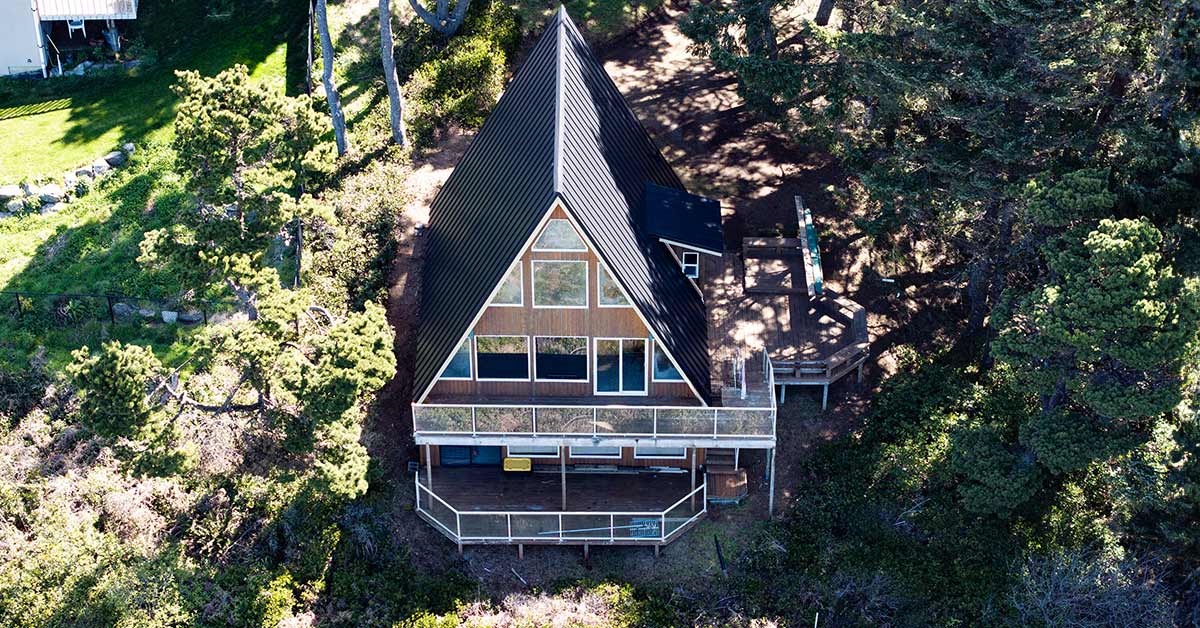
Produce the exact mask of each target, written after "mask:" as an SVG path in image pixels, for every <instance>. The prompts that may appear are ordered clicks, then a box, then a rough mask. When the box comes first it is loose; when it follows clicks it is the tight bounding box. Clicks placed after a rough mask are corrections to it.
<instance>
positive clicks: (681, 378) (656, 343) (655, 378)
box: [650, 338, 687, 384]
mask: <svg viewBox="0 0 1200 628" xmlns="http://www.w3.org/2000/svg"><path fill="white" fill-rule="evenodd" d="M661 346H662V343H660V342H659V341H658V339H657V338H655V339H654V347H652V348H651V349H650V380H651V381H653V382H654V383H656V384H682V383H686V382H687V378H685V377H684V376H683V371H681V370H679V367H678V366H676V365H675V360H673V359H671V356H670V355H668V354H667V351H666V349H662V348H661ZM660 351H661V352H662V354H663V357H664V358H666V359H667V362H669V363H670V364H671V368H672V369H674V370H675V374H676V375H678V376H679V378H678V379H659V378H658V372H657V369H655V368H654V354H655V353H658V352H660Z"/></svg>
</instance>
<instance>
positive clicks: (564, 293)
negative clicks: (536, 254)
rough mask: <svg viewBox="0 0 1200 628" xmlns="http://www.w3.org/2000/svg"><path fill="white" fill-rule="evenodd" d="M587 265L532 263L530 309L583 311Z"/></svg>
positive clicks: (585, 298) (585, 295)
mask: <svg viewBox="0 0 1200 628" xmlns="http://www.w3.org/2000/svg"><path fill="white" fill-rule="evenodd" d="M587 267H588V263H587V262H586V261H582V260H580V261H575V260H568V261H558V260H534V261H533V273H532V274H533V306H534V307H566V308H586V307H587V306H588V289H587V284H588V281H587V275H588V272H587Z"/></svg>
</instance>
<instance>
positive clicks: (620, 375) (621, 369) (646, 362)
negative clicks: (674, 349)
mask: <svg viewBox="0 0 1200 628" xmlns="http://www.w3.org/2000/svg"><path fill="white" fill-rule="evenodd" d="M602 340H616V341H618V342H619V344H618V345H617V347H618V353H617V383H618V386H620V388H621V390H617V391H602V390H600V376H599V371H598V368H599V360H600V349H599V343H600V341H602ZM626 340H636V341H639V342H641V343H642V344H643V346H644V347H645V349H646V352H645V354H644V355H643V356H642V363H643V369H644V370H643V375H642V390H638V391H627V390H624V388H625V359H624V354H625V341H626ZM650 367H651V364H650V339H649V338H623V337H609V336H594V337H593V338H592V374H593V377H592V394H593V395H597V396H601V395H603V396H613V397H648V396H650V378H651V373H650Z"/></svg>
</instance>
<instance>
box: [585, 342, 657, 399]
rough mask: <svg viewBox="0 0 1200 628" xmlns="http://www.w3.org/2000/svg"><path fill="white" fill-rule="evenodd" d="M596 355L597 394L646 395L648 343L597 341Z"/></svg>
mask: <svg viewBox="0 0 1200 628" xmlns="http://www.w3.org/2000/svg"><path fill="white" fill-rule="evenodd" d="M595 355H596V360H595V369H596V380H595V381H596V385H595V386H596V394H598V395H644V394H646V374H647V372H648V371H649V368H648V364H649V359H648V358H649V356H648V354H647V351H646V339H644V338H597V339H596V352H595Z"/></svg>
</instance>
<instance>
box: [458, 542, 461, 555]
mask: <svg viewBox="0 0 1200 628" xmlns="http://www.w3.org/2000/svg"><path fill="white" fill-rule="evenodd" d="M458 555H459V556H462V541H459V542H458Z"/></svg>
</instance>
